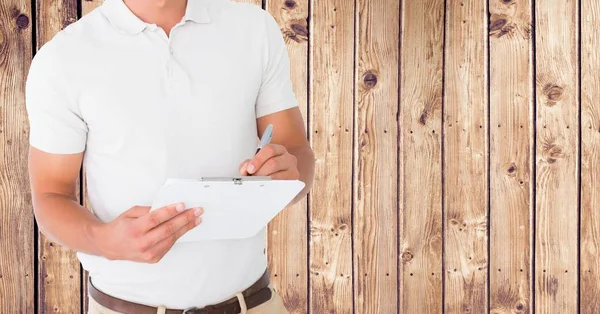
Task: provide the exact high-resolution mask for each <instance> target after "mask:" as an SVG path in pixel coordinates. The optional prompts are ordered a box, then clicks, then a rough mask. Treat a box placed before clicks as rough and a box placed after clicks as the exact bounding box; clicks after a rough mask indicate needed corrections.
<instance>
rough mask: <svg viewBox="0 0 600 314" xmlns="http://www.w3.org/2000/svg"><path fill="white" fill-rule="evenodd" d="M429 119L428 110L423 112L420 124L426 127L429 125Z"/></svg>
mask: <svg viewBox="0 0 600 314" xmlns="http://www.w3.org/2000/svg"><path fill="white" fill-rule="evenodd" d="M428 118H429V112H427V110H423V112H422V113H421V116H420V117H419V123H420V124H421V125H425V124H426V123H427V119H428Z"/></svg>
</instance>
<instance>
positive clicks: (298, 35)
mask: <svg viewBox="0 0 600 314" xmlns="http://www.w3.org/2000/svg"><path fill="white" fill-rule="evenodd" d="M283 33H284V34H285V36H286V37H287V38H289V39H291V40H293V41H295V42H297V43H299V42H301V41H307V40H308V29H307V28H306V26H305V24H304V22H303V21H302V20H296V21H292V22H291V24H290V27H289V29H287V30H285V31H284V32H283Z"/></svg>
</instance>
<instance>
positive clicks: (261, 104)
mask: <svg viewBox="0 0 600 314" xmlns="http://www.w3.org/2000/svg"><path fill="white" fill-rule="evenodd" d="M264 16H265V19H266V21H265V22H266V38H267V51H266V54H267V62H266V66H265V67H264V72H263V79H262V83H261V87H260V91H259V94H258V98H257V101H256V116H257V118H260V117H262V116H266V115H269V114H272V113H275V112H278V111H281V110H285V109H289V108H293V107H297V106H298V103H297V100H296V96H295V95H294V90H293V87H292V82H291V78H290V59H289V56H288V51H287V48H286V46H285V41H284V39H283V34H282V32H281V29H280V28H279V25H277V22H276V21H275V19H274V18H273V17H272V16H271V15H270V14H269V13H266V12H265V14H264Z"/></svg>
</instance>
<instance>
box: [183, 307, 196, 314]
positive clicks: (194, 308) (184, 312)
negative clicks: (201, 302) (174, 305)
mask: <svg viewBox="0 0 600 314" xmlns="http://www.w3.org/2000/svg"><path fill="white" fill-rule="evenodd" d="M196 310H199V308H197V307H195V306H192V307H188V308H187V309H185V310H183V312H181V314H187V313H191V312H192V311H196Z"/></svg>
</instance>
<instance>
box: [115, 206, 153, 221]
mask: <svg viewBox="0 0 600 314" xmlns="http://www.w3.org/2000/svg"><path fill="white" fill-rule="evenodd" d="M149 212H150V206H133V207H131V208H130V209H128V210H126V211H125V212H124V213H123V214H122V216H125V217H129V218H138V217H142V216H144V215H147V214H148V213H149Z"/></svg>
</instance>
